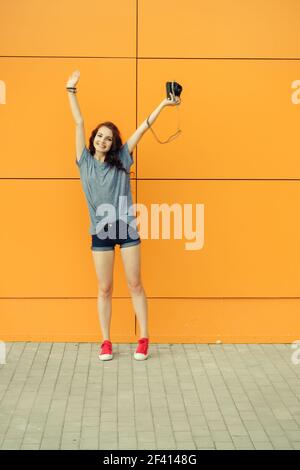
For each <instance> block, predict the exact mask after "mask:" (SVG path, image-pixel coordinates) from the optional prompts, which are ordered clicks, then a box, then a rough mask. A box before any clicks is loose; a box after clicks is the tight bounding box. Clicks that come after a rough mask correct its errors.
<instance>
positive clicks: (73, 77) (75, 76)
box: [67, 70, 80, 87]
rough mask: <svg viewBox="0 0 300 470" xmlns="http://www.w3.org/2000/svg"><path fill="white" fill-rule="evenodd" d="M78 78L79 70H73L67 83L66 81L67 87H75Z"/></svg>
mask: <svg viewBox="0 0 300 470" xmlns="http://www.w3.org/2000/svg"><path fill="white" fill-rule="evenodd" d="M79 78H80V72H79V70H75V72H73V73H72V75H70V77H69V79H68V81H67V86H68V87H69V86H76V85H77V83H78V81H79Z"/></svg>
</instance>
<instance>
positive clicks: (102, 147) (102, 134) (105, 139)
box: [93, 126, 113, 153]
mask: <svg viewBox="0 0 300 470" xmlns="http://www.w3.org/2000/svg"><path fill="white" fill-rule="evenodd" d="M112 140H113V133H112V131H111V130H110V129H109V128H108V127H106V126H101V127H100V128H99V129H98V131H97V134H96V135H95V138H94V142H93V143H94V147H95V150H96V151H98V152H101V153H107V152H108V151H109V149H110V148H111V146H112Z"/></svg>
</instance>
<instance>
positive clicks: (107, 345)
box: [99, 339, 113, 361]
mask: <svg viewBox="0 0 300 470" xmlns="http://www.w3.org/2000/svg"><path fill="white" fill-rule="evenodd" d="M112 358H113V353H112V343H111V341H109V340H108V339H106V340H105V341H103V343H102V344H101V346H100V351H99V359H101V361H109V360H110V359H112Z"/></svg>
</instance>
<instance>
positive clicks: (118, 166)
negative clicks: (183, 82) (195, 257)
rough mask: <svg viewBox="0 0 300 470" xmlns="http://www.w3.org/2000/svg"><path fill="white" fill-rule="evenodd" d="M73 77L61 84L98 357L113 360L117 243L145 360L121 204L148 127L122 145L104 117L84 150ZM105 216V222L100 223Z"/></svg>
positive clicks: (136, 256) (136, 241)
mask: <svg viewBox="0 0 300 470" xmlns="http://www.w3.org/2000/svg"><path fill="white" fill-rule="evenodd" d="M79 78H80V72H79V71H78V70H77V71H75V72H73V73H72V75H71V76H70V77H69V79H68V81H67V85H66V88H67V91H68V95H69V102H70V106H71V111H72V114H73V118H74V120H75V125H76V164H77V166H78V168H79V171H80V179H81V183H82V187H83V190H84V193H85V197H86V200H87V203H88V209H89V214H90V220H91V225H90V230H89V233H90V235H91V250H92V255H93V260H94V265H95V270H96V275H97V279H98V285H99V291H98V302H97V305H98V313H99V321H100V325H101V329H102V335H103V342H102V344H101V346H100V351H99V358H100V359H101V360H104V361H105V360H110V359H112V358H113V353H112V343H111V341H110V323H111V300H112V290H113V269H114V253H115V252H114V247H115V245H116V244H119V245H120V252H121V257H122V261H123V264H124V270H125V274H126V279H127V284H128V287H129V290H130V294H131V298H132V303H133V307H134V311H135V313H136V316H137V319H138V321H139V326H140V332H141V338H140V339H139V341H138V345H137V348H136V351H135V353H134V358H135V359H137V360H144V359H147V358H148V346H149V335H148V318H147V316H148V306H147V298H146V295H145V291H144V287H143V285H142V280H141V246H140V244H141V239H140V237H139V233H138V230H137V226H136V223H135V217H134V216H132V215H128V213H127V211H126V210H124V204H123V203H124V200H125V199H126V206H128V207H129V206H131V205H132V194H131V187H130V177H129V175H130V173H129V169H130V167H131V165H132V164H133V158H132V152H133V149H134V147H135V146H136V144H137V143H138V142H139V140H140V139H141V137H142V136H143V134H144V133H145V132H146V130H147V129H148V124H147V120H145V121H144V122H143V123H142V124H141V125H140V126H139V128H138V129H137V130H136V131H135V132H134V134H133V135H132V136H131V137H130V138H129V139H128V141H127V142H126V143H125V144H124V145H122V139H121V136H120V132H119V130H118V128H117V126H115V124H113V123H112V122H110V121H105V122H102V123H101V124H99V125H98V126H97V127H96V128H95V129H94V130H93V131H92V133H91V135H90V138H89V147H88V148H87V146H86V143H85V131H84V121H83V117H82V114H81V112H80V108H79V105H78V101H77V98H76V92H77V89H76V85H77V83H78V81H79ZM179 103H180V98H179V97H177V96H174V95H172V96H171V98H170V99H167V98H166V99H164V100H163V101H162V102H161V103H160V105H159V106H158V107H157V108H156V109H155V110H154V111H153V113H152V114H151V115H150V116H149V118H148V122H149V124H150V125H151V124H152V123H153V122H154V121H155V120H156V118H157V117H158V115H159V113H160V112H161V110H162V109H163V108H164V107H165V106H169V105H177V104H179ZM101 204H110V205H111V206H112V207H114V208H115V210H116V212H117V213H118V214H121V215H122V214H123V215H124V214H126V219H124V218H123V217H119V218H118V216H113V217H112V216H111V217H108V219H107V218H106V219H105V218H104V217H103V212H101V213H100V215H99V210H97V209H99V206H100V208H101ZM102 207H104V206H102ZM101 215H102V217H101ZM107 220H108V222H107V223H106V224H105V225H103V223H104V222H105V221H107ZM101 222H102V224H101ZM129 223H130V225H129ZM107 229H108V230H107ZM124 233H125V235H124Z"/></svg>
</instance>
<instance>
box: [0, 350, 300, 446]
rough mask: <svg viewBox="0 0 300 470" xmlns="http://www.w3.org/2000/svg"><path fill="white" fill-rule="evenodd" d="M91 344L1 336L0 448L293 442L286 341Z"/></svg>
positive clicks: (296, 440)
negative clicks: (145, 350)
mask: <svg viewBox="0 0 300 470" xmlns="http://www.w3.org/2000/svg"><path fill="white" fill-rule="evenodd" d="M99 344H100V343H99ZM99 344H96V343H31V342H11V343H6V363H5V364H2V365H0V449H74V450H76V449H153V450H156V449H163V450H164V449H187V450H189V449H196V450H197V449H215V450H219V449H220V450H221V449H237V450H243V449H253V450H256V449H280V450H285V449H294V450H299V449H300V364H298V365H296V364H294V363H293V362H292V354H293V352H294V351H295V350H293V349H292V348H291V345H290V344H154V343H153V344H150V357H149V359H148V360H146V361H136V360H135V359H134V358H133V353H134V350H135V347H136V344H115V343H113V352H114V359H113V360H112V361H106V362H102V361H100V360H99V358H98V350H99Z"/></svg>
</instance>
